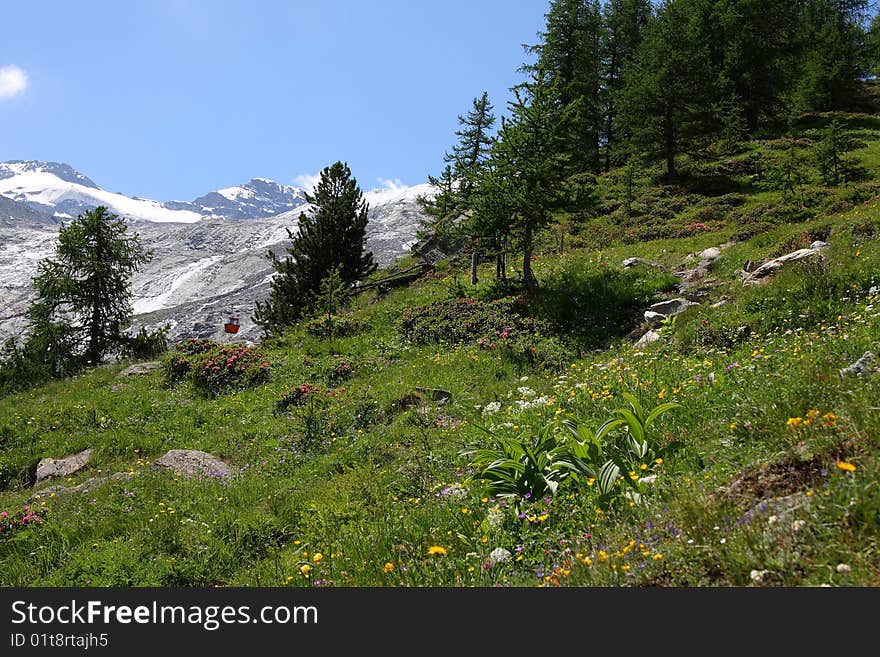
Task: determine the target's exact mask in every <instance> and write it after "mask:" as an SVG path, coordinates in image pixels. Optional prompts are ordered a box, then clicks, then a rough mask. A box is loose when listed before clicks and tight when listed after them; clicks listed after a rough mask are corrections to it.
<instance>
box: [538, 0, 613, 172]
mask: <svg viewBox="0 0 880 657" xmlns="http://www.w3.org/2000/svg"><path fill="white" fill-rule="evenodd" d="M545 19H546V26H545V29H544V31H543V32H541V33H540V34H539V36H540V38H541V42H540V43H539V44H537V45H534V46H529V47H528V48H527V50H528V52H530V53H532V54H534V55H537V62H536V63H534V64H527V65H525V66H523V67H522V70H523V71H525V72H526V73H534V72H536V71H537V69H538V68H539V67H540V68H542V69H543V70H544V71H545V72H546V75H547V78H548V80H549V81H551V82H553V83H555V84H556V86H557V89H558V90H559V91H558V92H559V100H560V102H561V104H562V105H563V106H566V105H569V104H571V103H575V102H578V103H579V105H578V114H577V116H576V117H574V118H573V120H572V121H571V128H570V130H571V134H570V135H569V136H568V138H567V139H566V140H565V142H564V143H563V144H562V146H561V147H562V148H563V149H564V150H565V151H566V153H567V155H568V157H569V159H570V161H571V166H572V167H573V168H574V169H575V170H576V171H578V172H586V171H590V172H593V173H597V172H598V171H599V152H600V134H601V132H602V102H601V99H600V93H601V52H600V44H601V40H602V38H601V37H602V20H601V10H600V6H599V2H597V1H596V0H553V1H552V2H551V3H550V8H549V10H548V12H547V13H546V14H545Z"/></svg>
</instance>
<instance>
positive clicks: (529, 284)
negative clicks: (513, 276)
mask: <svg viewBox="0 0 880 657" xmlns="http://www.w3.org/2000/svg"><path fill="white" fill-rule="evenodd" d="M533 248H534V247H533V245H532V229H531V228H530V227H528V228H526V231H525V235H524V236H523V282H524V283H525V285H526V292H528V294H529V296H534V294H535V292H537V290H538V286H537V284H536V281H535V276H534V274H532V250H533Z"/></svg>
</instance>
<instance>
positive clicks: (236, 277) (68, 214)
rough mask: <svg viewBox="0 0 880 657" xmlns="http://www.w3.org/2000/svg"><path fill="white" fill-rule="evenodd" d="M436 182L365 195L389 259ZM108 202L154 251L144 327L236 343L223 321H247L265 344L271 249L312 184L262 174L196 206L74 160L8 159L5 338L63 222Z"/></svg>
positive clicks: (19, 326)
mask: <svg viewBox="0 0 880 657" xmlns="http://www.w3.org/2000/svg"><path fill="white" fill-rule="evenodd" d="M429 191H430V189H429V186H428V185H426V184H425V185H417V186H414V187H407V188H400V189H391V190H374V191H369V192H365V193H364V199H365V200H366V201H367V203H368V204H369V224H368V227H367V234H368V237H367V248H369V249H370V250H371V251H372V252H373V254H374V257H375V259H376V261H377V262H378V263H379V264H380V265H388V264H391V263H392V262H394V261H395V260H397V259H399V258H400V257H402V256H404V255H406V254H407V253H408V252H409V248H410V246H411V245H412V244H414V243H415V241H416V235H417V232H418V229H419V226H420V224H421V221H422V219H423V217H422V214H421V212H420V210H419V207H418V204H417V203H416V197H417V196H418V195H420V194H426V193H429ZM98 205H107V206H108V207H109V208H110V209H111V210H112V211H113V212H115V213H117V214H119V215H120V216H124V217H126V218H127V219H128V220H129V223H130V226H131V228H130V230H131V232H136V233H138V234H139V235H140V236H141V238H142V240H143V243H144V244H145V245H146V246H147V247H148V248H149V249H151V250H152V251H153V254H154V256H153V260H152V261H151V262H150V263H149V264H148V265H146V266H145V267H144V268H143V269H142V270H141V271H139V272H138V273H137V274H135V276H134V277H133V279H132V292H133V306H134V311H135V321H134V328H139V327H140V326H147V327H149V328H155V327H158V326H163V325H166V326H169V329H170V330H169V337H170V338H171V339H172V340H179V339H182V338H185V337H213V338H215V339H221V340H222V339H227V338H230V337H231V336H227V335H226V334H224V332H223V324H224V322H225V321H226V319H227V318H228V316H229V315H230V314H232V313H233V312H235V313H237V314H238V315H239V316H240V317H241V321H242V327H241V330H240V331H239V333H238V334H236V335H235V340H236V341H241V340H245V341H247V340H256V339H258V338H259V334H260V332H259V329H258V327H256V326H255V325H254V324H253V322H252V321H251V314H252V313H253V309H254V304H255V302H256V301H257V300H260V299H263V298H265V297H266V295H267V294H268V289H269V282H270V280H271V278H272V275H273V273H274V272H273V269H272V267H271V263H270V261H269V260H268V258H266V253H267V252H268V251H269V250H273V251H274V252H276V253H278V254H282V253H283V252H284V250H285V248H286V246H287V244H288V243H289V237H288V234H287V231H288V230H291V231H294V232H295V231H296V227H297V223H298V219H299V215H300V213H302V212H308V211H309V209H310V208H309V206H308V204H307V202H306V199H305V194H304V192H303V190H301V189H298V188H295V187H289V186H286V185H281V184H279V183H275V182H272V181H270V180H266V179H261V178H255V179H253V180H251V181H250V182H248V183H246V184H244V185H241V186H236V187H230V188H226V189H221V190H218V191H216V192H211V193H209V194H206V195H204V196H201V197H199V198H197V199H195V200H193V201H191V202H179V201H169V202H165V203H159V202H157V201H150V200H145V199H131V198H129V197H126V196H122V195H119V194H113V193H111V192H106V191H104V190H102V189H100V188H99V187H98V186H97V185H96V184H95V183H94V182H92V181H91V180H90V179H89V178H88V177H86V176H84V175H83V174H81V173H79V172H77V171H75V170H74V169H72V168H71V167H69V166H68V165H64V164H58V163H44V162H35V161H29V162H22V161H15V162H6V163H0V292H2V294H3V295H4V300H5V305H4V306H3V309H2V310H0V339H5V338H7V337H10V336H15V335H20V334H21V332H22V331H23V330H24V328H25V326H26V321H25V320H26V317H25V311H26V309H27V305H28V303H29V302H30V300H31V299H32V297H33V290H32V288H31V279H32V278H33V276H34V274H35V273H36V270H37V265H38V263H39V261H40V260H42V259H43V258H46V257H49V256H51V255H52V253H53V249H54V244H55V239H56V237H57V232H58V228H59V225H60V224H61V222H63V221H66V220H69V219H70V218H72V217H73V216H75V215H76V214H78V213H80V212H83V211H85V210H88V209H91V208H94V207H96V206H98Z"/></svg>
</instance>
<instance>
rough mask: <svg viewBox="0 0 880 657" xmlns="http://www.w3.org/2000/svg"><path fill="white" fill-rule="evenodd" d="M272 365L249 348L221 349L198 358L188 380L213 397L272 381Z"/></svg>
mask: <svg viewBox="0 0 880 657" xmlns="http://www.w3.org/2000/svg"><path fill="white" fill-rule="evenodd" d="M269 373H270V366H269V361H268V360H266V359H265V358H264V356H263V355H262V354H261V353H259V352H256V351H252V350H251V349H249V348H247V347H241V346H237V347H221V348H220V349H215V350H211V351H208V352H205V353H203V354H201V355H199V356H198V357H197V358H196V359H195V360H194V361H192V362H191V363H190V372H189V376H190V378H191V380H192V382H193V384H195V386H196V388H198V389H199V390H200V391H202V392H203V393H205V394H207V395H208V396H210V397H214V396H217V395H219V394H222V393H224V392H229V391H233V390H244V389H246V388H252V387H254V386H257V385H259V384H261V383H265V382H266V381H268V380H269Z"/></svg>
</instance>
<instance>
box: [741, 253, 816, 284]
mask: <svg viewBox="0 0 880 657" xmlns="http://www.w3.org/2000/svg"><path fill="white" fill-rule="evenodd" d="M815 257H822V252H821V251H820V250H817V249H798V250H797V251H793V252H791V253H787V254H785V255H783V256H779V257H778V258H774V259H773V260H770V261H768V262H765V263H764V264H763V265H761V266H760V267H758V268H757V269H756V270H755V271H753V272H752V273H751V274H749V275H748V276H746V278H745V279H743V285H760V284H761V283H762V282H763V281H764V279H765V278H767V277H768V276H770V275H771V274H774V273H776V272H777V271H778V270H779V269H781V268H782V267H784V266H785V265H787V264H788V263H791V262H797V261H798V260H804V259H807V258H815Z"/></svg>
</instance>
